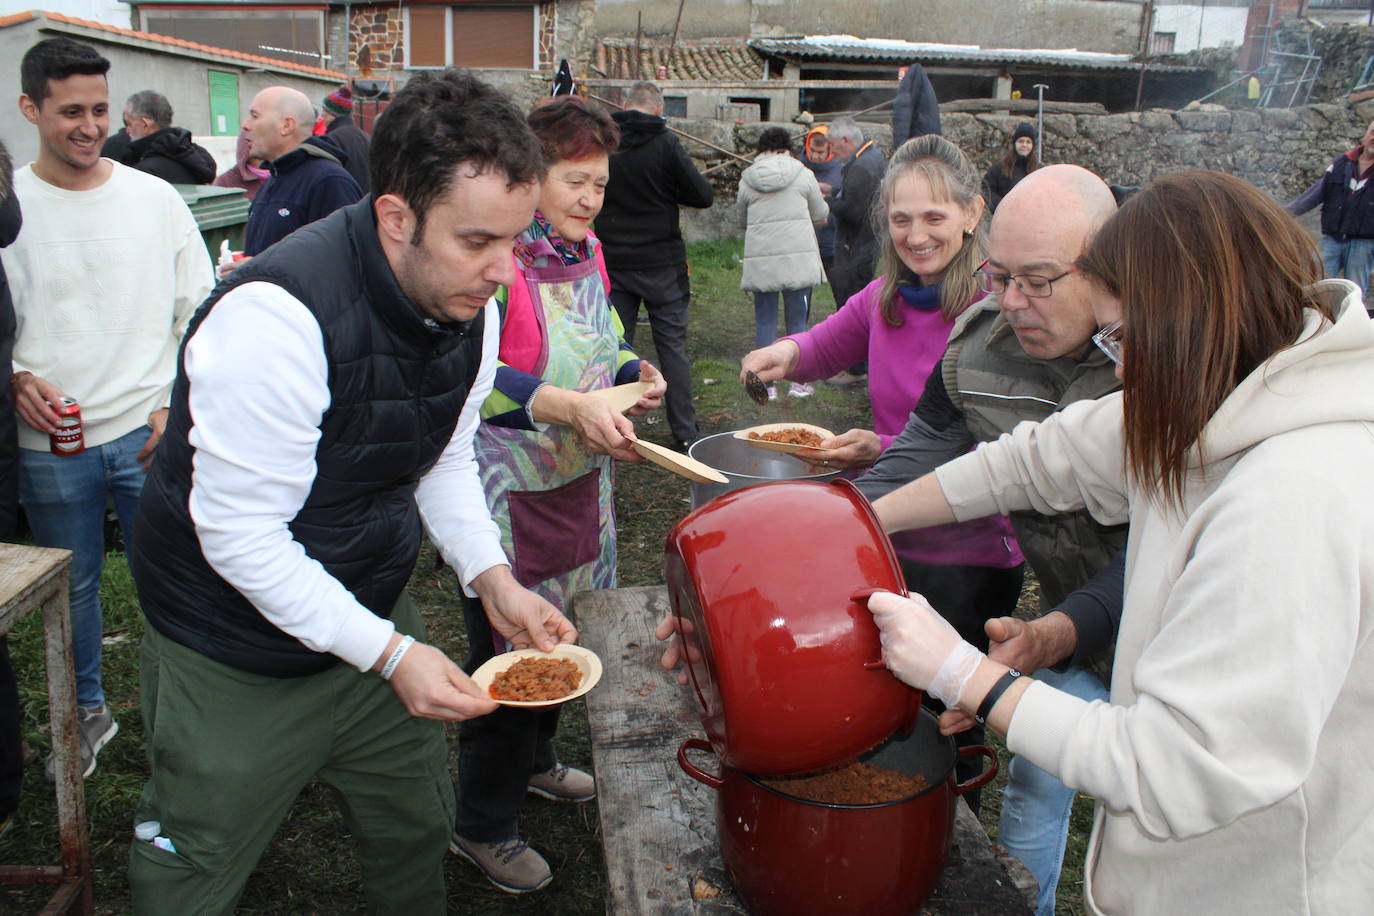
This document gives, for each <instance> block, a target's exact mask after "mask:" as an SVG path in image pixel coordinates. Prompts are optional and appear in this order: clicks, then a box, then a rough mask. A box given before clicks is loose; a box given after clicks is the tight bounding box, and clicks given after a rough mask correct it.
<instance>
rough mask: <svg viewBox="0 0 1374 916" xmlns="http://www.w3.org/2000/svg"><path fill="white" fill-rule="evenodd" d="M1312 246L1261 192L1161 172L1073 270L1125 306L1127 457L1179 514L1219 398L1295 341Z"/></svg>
mask: <svg viewBox="0 0 1374 916" xmlns="http://www.w3.org/2000/svg"><path fill="white" fill-rule="evenodd" d="M1319 263H1320V261H1319V259H1318V257H1317V251H1316V247H1315V246H1314V245H1313V243H1312V240H1311V239H1310V238H1309V237H1308V235H1307V233H1305V232H1304V231H1303V230H1302V228H1301V227H1299V226H1298V224H1297V223H1296V222H1295V221H1294V220H1293V218H1292V217H1290V216H1289V215H1288V214H1287V213H1285V212H1284V211H1283V209H1282V208H1280V207H1279V206H1278V205H1277V204H1276V203H1274V201H1273V200H1271V199H1270V198H1269V197H1268V196H1267V195H1265V194H1262V193H1260V192H1259V191H1258V190H1256V189H1255V188H1254V187H1252V186H1251V185H1249V184H1247V183H1246V182H1244V181H1242V180H1241V179H1239V178H1235V177H1233V176H1231V175H1226V174H1224V173H1222V172H1210V171H1201V170H1198V171H1188V172H1178V173H1176V174H1173V175H1167V176H1165V177H1163V178H1160V179H1157V180H1156V181H1154V182H1152V183H1150V184H1149V185H1147V186H1146V187H1145V188H1143V189H1142V190H1140V191H1138V192H1137V193H1136V194H1134V195H1133V196H1132V197H1131V198H1130V199H1128V200H1127V201H1126V203H1125V204H1124V205H1123V206H1122V208H1121V209H1120V210H1119V211H1118V212H1117V214H1116V215H1115V216H1114V217H1112V218H1111V219H1110V220H1108V221H1107V223H1106V224H1104V225H1103V227H1102V228H1101V230H1099V231H1098V233H1097V234H1096V236H1095V237H1094V238H1093V241H1092V244H1091V245H1090V247H1089V248H1088V250H1087V251H1086V252H1085V253H1084V254H1083V256H1082V257H1081V258H1079V260H1078V267H1079V269H1080V270H1082V271H1083V273H1084V274H1086V275H1087V276H1088V278H1089V279H1090V280H1091V281H1092V282H1093V283H1095V284H1096V285H1097V286H1099V287H1101V288H1102V289H1104V290H1106V291H1107V292H1108V293H1110V294H1111V295H1112V296H1114V297H1115V298H1116V299H1118V300H1119V301H1120V302H1121V314H1122V344H1123V346H1124V348H1125V360H1124V366H1123V380H1124V385H1123V390H1124V394H1123V397H1124V405H1125V406H1124V409H1125V424H1126V460H1127V464H1128V466H1129V467H1130V469H1131V472H1132V473H1133V474H1134V475H1135V477H1136V479H1137V480H1139V481H1140V482H1141V483H1143V484H1146V485H1149V484H1154V485H1156V486H1158V487H1159V490H1160V493H1161V496H1162V500H1163V501H1164V502H1165V503H1173V504H1174V505H1176V506H1179V507H1180V508H1181V507H1182V497H1183V486H1184V481H1185V477H1186V474H1187V463H1188V458H1189V450H1190V448H1191V447H1192V446H1193V445H1194V443H1196V442H1198V441H1199V438H1200V437H1201V435H1202V430H1203V427H1204V426H1206V425H1207V421H1208V420H1209V419H1211V417H1212V415H1213V414H1214V413H1216V411H1217V408H1218V407H1220V406H1221V403H1222V401H1224V400H1226V398H1227V396H1229V395H1230V394H1231V392H1232V391H1233V390H1234V389H1235V388H1236V386H1237V385H1239V384H1240V382H1241V380H1242V379H1244V378H1245V377H1246V376H1247V375H1249V374H1250V373H1251V372H1253V371H1254V370H1255V369H1256V368H1257V367H1258V366H1260V364H1261V363H1263V362H1264V361H1265V360H1266V359H1268V358H1269V357H1271V356H1273V355H1274V354H1275V353H1277V352H1278V351H1280V350H1282V349H1284V348H1286V347H1289V346H1291V345H1292V344H1293V343H1294V342H1295V341H1296V340H1297V339H1298V335H1299V333H1300V332H1301V331H1302V327H1303V310H1304V309H1306V308H1315V309H1317V310H1318V311H1320V312H1321V313H1322V314H1324V315H1326V316H1327V317H1328V318H1330V317H1331V313H1330V310H1329V309H1327V308H1326V307H1325V305H1324V304H1323V303H1321V302H1319V301H1317V300H1316V299H1315V298H1314V297H1313V296H1312V295H1311V293H1310V291H1309V290H1308V287H1309V286H1310V285H1311V284H1312V283H1313V282H1315V281H1316V280H1317V279H1318V278H1319V277H1320V274H1319V272H1318V269H1317V265H1318V264H1319Z"/></svg>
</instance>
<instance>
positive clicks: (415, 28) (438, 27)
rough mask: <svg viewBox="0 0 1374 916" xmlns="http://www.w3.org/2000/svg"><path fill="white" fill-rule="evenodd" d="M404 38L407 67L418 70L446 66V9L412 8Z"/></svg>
mask: <svg viewBox="0 0 1374 916" xmlns="http://www.w3.org/2000/svg"><path fill="white" fill-rule="evenodd" d="M407 12H408V14H409V16H410V23H409V27H408V28H407V29H406V38H407V40H408V44H409V46H410V58H409V60H408V61H407V66H409V67H411V68H414V69H420V68H424V67H444V66H447V65H448V48H447V47H446V45H447V42H446V41H445V33H446V32H447V27H448V22H447V18H448V8H447V7H443V6H412V7H410V8H409V9H408V11H407Z"/></svg>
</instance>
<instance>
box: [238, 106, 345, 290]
mask: <svg viewBox="0 0 1374 916" xmlns="http://www.w3.org/2000/svg"><path fill="white" fill-rule="evenodd" d="M314 125H315V109H314V108H313V107H311V105H310V100H309V99H307V98H306V97H305V94H304V93H302V92H297V91H296V90H295V89H291V88H289V87H287V86H268V87H267V88H266V89H264V90H262V91H261V92H259V93H258V94H257V95H255V96H254V97H253V102H252V104H251V105H250V106H249V109H248V117H247V118H246V119H245V120H244V122H243V131H244V133H246V134H247V135H248V138H249V142H250V144H251V146H250V152H251V153H252V155H254V156H257V157H259V158H260V159H263V160H264V161H266V162H268V163H269V164H270V167H271V169H272V177H271V178H269V179H267V183H266V184H264V185H263V186H262V189H261V190H260V191H258V196H257V197H255V198H253V209H251V210H249V211H248V225H247V226H246V227H245V228H244V230H243V251H244V253H245V254H247V255H248V256H249V257H253V256H254V255H258V254H261V253H262V252H263V251H265V250H267V249H268V248H269V247H271V246H272V245H275V244H276V243H277V242H279V241H281V240H282V239H284V238H285V237H286V236H288V235H290V234H291V233H292V232H295V231H296V230H297V229H299V228H300V227H302V226H305V225H307V224H309V223H313V222H314V221H315V220H317V219H322V218H324V217H326V216H328V215H329V214H331V213H333V212H334V211H335V210H337V209H339V208H340V207H343V206H346V205H348V204H351V203H354V202H355V201H357V200H358V199H359V198H361V197H362V196H363V190H362V188H360V187H358V183H357V182H356V181H354V180H353V176H352V175H350V174H348V170H347V169H346V168H344V165H343V163H345V162H346V161H347V160H348V155H347V154H346V153H345V152H344V151H343V148H342V147H340V146H339V145H338V144H336V143H334V141H333V140H330V139H329V138H328V137H315V136H312V135H311V133H310V131H311V129H312V128H313V127H314ZM239 263H240V264H242V263H243V262H239Z"/></svg>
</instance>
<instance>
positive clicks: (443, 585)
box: [0, 240, 1091, 916]
mask: <svg viewBox="0 0 1374 916" xmlns="http://www.w3.org/2000/svg"><path fill="white" fill-rule="evenodd" d="M741 248H742V245H741V243H740V242H739V241H738V240H735V241H726V242H713V243H702V244H696V245H692V246H690V249H689V259H690V262H691V268H692V286H693V293H694V298H693V304H692V311H691V325H690V330H689V343H688V349H689V353H690V355H691V357H692V359H693V377H694V380H695V386H694V390H695V393H696V406H697V414H698V424H699V427H700V432H701V435H710V434H712V433H717V432H725V431H727V430H733V429H739V428H741V427H744V426H749V425H752V424H754V423H758V422H771V421H776V420H798V421H806V422H812V423H817V424H819V425H822V426H826V427H828V428H831V429H835V430H837V431H839V430H844V429H849V428H850V427H852V426H867V425H868V424H869V423H870V417H869V413H868V405H867V401H866V398H865V397H864V394H863V392H862V390H855V389H836V388H831V387H828V386H825V385H817V386H816V395H815V396H813V397H811V398H807V399H804V400H797V399H792V398H787V397H782V398H779V399H778V400H777V401H775V402H773V403H772V404H770V405H769V406H768V407H760V406H758V405H756V404H755V403H754V402H753V401H751V400H749V398H748V397H747V396H746V395H745V393H744V390H743V388H742V387H741V386H740V384H739V382H738V375H739V359H740V357H742V356H743V355H744V354H745V353H747V352H748V351H749V350H750V349H752V347H753V339H754V315H753V301H752V297H751V296H750V295H749V294H748V293H744V292H742V291H741V290H740V289H739V265H738V263H737V262H736V260H735V258H736V257H737V256H738V255H739V254H740V252H741ZM833 308H834V306H833V301H832V300H831V297H830V292H829V289H827V288H824V287H821V288H817V289H816V291H815V297H814V299H813V301H812V315H811V318H812V321H813V322H815V321H819V320H821V319H823V318H824V317H826V316H827V315H829V314H830V313H831V312H832V311H833ZM636 344H637V346H638V349H639V351H640V353H641V354H642V355H644V356H645V357H646V358H649V359H653V358H654V357H655V354H654V352H653V347H652V343H651V338H650V334H649V331H648V328H641V329H640V330H639V333H638V335H637V338H636ZM637 423H638V425H639V429H640V433H641V435H643V436H645V437H646V438H649V439H651V440H654V441H657V442H661V443H663V444H670V443H671V434H670V432H669V431H668V428H667V424H666V422H665V421H664V420H663V419H662V417H661V416H650V417H646V418H639V419H638V420H637ZM616 473H617V481H616V503H617V507H618V514H619V524H620V570H619V573H620V584H621V585H624V586H633V585H654V584H659V583H661V582H662V581H663V577H662V554H663V544H664V540H665V538H666V536H667V533H668V531H669V529H670V528H671V527H672V525H673V524H674V523H675V522H676V521H677V520H678V519H680V518H682V516H683V515H685V514H686V513H687V512H688V510H689V509H690V488H689V485H688V483H687V482H686V481H685V480H683V479H682V478H679V477H676V476H672V475H669V474H667V473H666V472H664V471H662V470H660V469H658V468H657V467H656V466H654V465H652V464H648V463H642V464H621V465H619V466H618V467H617V470H616ZM1033 588H1034V586H1033V583H1032V584H1031V585H1030V586H1029V587H1028V591H1027V594H1026V595H1025V596H1024V598H1023V609H1024V610H1025V612H1027V613H1031V612H1033V611H1034V591H1033ZM455 589H456V583H455V581H454V579H453V576H452V573H450V572H449V571H447V570H444V571H442V572H435V571H434V564H433V555H432V554H431V553H430V552H428V551H426V553H425V554H423V555H422V556H421V558H420V562H419V563H418V564H417V565H416V570H415V573H414V575H413V577H412V578H411V582H410V591H411V594H412V596H413V597H414V598H415V599H416V601H417V603H418V604H419V605H420V607H421V608H422V609H423V610H424V612H425V617H426V623H427V625H428V628H429V634H430V638H431V641H432V642H434V643H435V644H436V645H438V646H440V647H442V648H443V649H444V650H445V651H446V652H448V653H449V655H450V657H452V658H454V659H455V660H458V661H459V662H461V661H462V659H463V657H464V655H465V654H466V651H467V642H466V637H465V635H464V633H463V626H462V622H461V616H460V614H459V612H458V606H457V602H456V600H455V595H456V591H455ZM101 596H102V600H103V601H104V602H105V628H106V643H107V645H106V647H105V663H104V678H105V690H106V693H107V696H108V698H109V702H110V703H111V705H112V707H113V709H114V712H115V716H116V717H117V718H118V720H119V723H120V733H119V736H118V737H117V738H116V739H115V740H114V741H113V742H112V743H111V744H110V745H109V746H108V747H107V748H106V749H105V750H104V751H102V752H101V755H100V766H99V768H98V769H97V770H96V772H95V774H94V775H92V776H91V778H90V779H88V780H87V781H86V800H87V806H88V809H89V813H90V827H91V844H92V851H93V855H94V866H95V884H96V901H97V906H96V910H97V912H98V913H103V914H125V913H128V912H130V904H129V892H128V884H127V881H126V878H125V868H126V865H127V860H128V842H129V838H130V834H131V830H132V827H133V823H132V821H133V812H134V806H135V805H136V803H137V801H138V797H139V793H140V791H141V789H142V784H143V781H144V780H145V779H146V777H147V763H146V761H145V759H144V756H143V751H142V728H141V723H140V715H139V710H138V668H137V665H138V643H139V639H140V636H141V633H142V617H141V615H140V613H139V611H138V607H137V602H136V599H135V597H134V592H133V585H132V582H131V581H130V578H129V571H128V567H127V565H126V564H125V562H124V557H123V555H122V554H119V553H111V554H110V555H109V556H108V558H107V562H106V566H105V575H104V579H103V580H102V587H101ZM10 646H11V651H12V654H13V656H14V661H15V667H16V670H17V671H18V673H19V677H20V680H21V688H22V697H21V700H22V703H23V708H24V740H25V742H26V743H27V744H28V746H29V747H30V748H32V749H33V751H34V752H35V753H36V755H37V756H36V759H35V760H34V761H33V762H31V764H30V765H29V768H28V770H27V773H26V780H25V787H24V795H23V799H22V804H21V808H20V811H19V815H18V818H17V824H16V827H15V829H14V830H12V831H11V832H10V833H9V835H7V836H6V837H4V838H3V839H0V861H3V862H4V863H5V864H55V863H56V862H57V861H58V852H57V850H58V846H57V828H56V804H55V800H54V798H53V794H52V791H51V788H50V786H49V785H48V783H47V782H46V780H44V778H43V775H42V759H43V758H44V757H45V756H46V755H47V752H48V748H49V738H48V733H47V718H48V716H47V695H46V691H45V689H44V679H43V674H42V672H43V657H42V632H41V626H40V625H39V621H38V618H37V617H30V619H29V620H28V621H26V622H25V623H23V624H22V625H21V626H19V627H18V628H16V630H15V632H14V633H13V635H12V636H11V639H10ZM562 723H563V724H562V729H561V732H560V736H559V753H560V756H561V757H562V759H564V760H565V761H567V762H569V763H572V764H574V765H578V766H589V765H590V763H591V749H590V746H589V743H588V738H587V727H586V709H585V706H583V705H582V703H581V702H578V703H574V704H571V705H570V707H569V708H568V709H567V710H566V711H565V714H564V716H563V719H562ZM451 731H453V732H456V729H451ZM455 738H456V736H455ZM450 746H451V748H456V740H455V742H451V745H450ZM663 753H664V754H665V755H667V754H669V753H670V749H668V748H665V749H664V751H663ZM450 759H451V762H456V757H455V755H453V754H452V752H451V758H450ZM1001 782H1002V780H1001V779H999V781H998V783H997V784H996V787H993V786H990V787H989V788H988V789H987V790H985V791H984V799H985V801H984V804H983V811H984V823H985V825H986V826H987V827H988V828H989V830H990V832H994V833H995V830H996V812H997V799H998V797H999V795H1000V785H1001ZM210 788H212V787H210ZM1090 817H1091V807H1090V805H1088V804H1087V803H1086V802H1085V801H1083V800H1080V805H1079V810H1077V811H1076V812H1075V822H1074V823H1075V827H1074V834H1073V835H1072V836H1071V838H1070V847H1069V862H1068V863H1066V867H1065V873H1064V879H1063V880H1062V881H1061V884H1060V894H1059V901H1060V903H1059V912H1060V913H1079V912H1081V901H1080V899H1079V887H1080V884H1081V881H1080V879H1081V862H1082V851H1083V846H1084V842H1085V839H1086V836H1087V828H1088V825H1089V822H1090ZM522 832H523V834H524V836H525V838H526V839H527V840H528V841H529V842H530V843H531V844H532V845H533V846H534V847H535V848H537V849H538V850H539V851H540V852H542V853H543V854H544V855H545V856H546V857H547V858H548V859H549V860H550V863H551V865H552V866H553V869H554V881H553V884H551V885H550V886H549V888H548V889H546V890H544V891H541V892H539V893H535V894H529V895H525V896H523V897H511V896H509V895H507V894H504V893H501V892H500V891H497V890H495V889H494V888H492V887H491V885H490V884H488V883H487V881H486V880H485V879H484V878H483V877H482V876H481V875H480V874H479V873H478V872H477V870H476V869H475V868H474V867H472V866H471V865H469V864H468V863H466V862H464V861H461V860H459V859H458V858H457V857H456V856H449V857H448V862H447V877H448V891H449V900H450V907H449V908H450V911H452V912H463V913H481V914H496V916H504V914H547V913H557V914H560V916H563V914H566V916H582V914H587V916H590V914H600V913H604V912H605V888H606V873H605V865H604V862H603V859H602V854H601V843H600V827H599V823H598V815H597V809H596V804H595V802H593V803H590V804H587V805H578V806H565V805H557V804H554V803H551V802H546V801H542V800H539V799H535V798H533V797H531V799H530V800H529V802H528V803H527V804H526V805H525V807H524V809H523V811H522ZM44 899H46V895H45V894H44V893H42V892H40V891H35V890H32V889H15V888H0V913H30V912H37V910H38V909H39V908H40V906H41V901H42V900H44ZM239 911H240V912H242V913H245V914H263V916H269V914H270V916H277V914H327V916H333V914H345V913H354V912H361V911H362V894H361V888H360V884H359V880H358V866H357V861H356V859H355V857H354V853H353V847H352V843H351V841H350V838H349V836H348V835H347V832H346V831H345V829H344V827H343V823H342V820H341V819H340V817H339V814H338V805H337V803H336V801H335V799H334V797H333V795H332V792H331V790H330V789H329V787H328V786H325V785H323V784H315V785H312V786H310V787H308V788H307V789H306V790H305V791H304V792H303V793H302V794H301V796H300V798H299V799H298V800H297V802H296V804H295V806H294V808H293V809H292V811H291V813H290V815H289V816H288V817H287V818H286V820H285V821H284V823H283V824H282V826H281V828H280V829H279V830H278V832H277V834H276V836H275V837H274V838H273V840H272V843H271V845H270V846H269V847H268V849H267V851H266V852H265V853H264V855H263V857H262V859H261V861H260V863H259V866H258V868H257V870H256V871H255V872H254V873H253V875H252V877H251V878H250V879H249V882H248V885H247V888H246V889H245V891H244V895H243V899H242V902H241V906H240V910H239Z"/></svg>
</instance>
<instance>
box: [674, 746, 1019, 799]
mask: <svg viewBox="0 0 1374 916" xmlns="http://www.w3.org/2000/svg"><path fill="white" fill-rule="evenodd" d="M678 753H679V759H681V752H680V751H679V752H678ZM954 756H955V757H956V758H958V759H960V760H962V759H963V758H965V757H979V756H982V757H986V758H988V762H989V763H991V764H992V765H991V766H990V767H988V768H987V769H986V770H984V771H983V772H981V773H979V774H978V775H977V776H975V777H973V778H972V779H970V780H969V781H968V782H960V783H955V785H954V794H955V795H963V794H964V793H965V792H972V791H973V790H974V789H981V788H983V786H985V785H987V784H988V783H990V782H992V781H993V779H995V778H996V777H997V752H996V751H994V750H993V749H992V748H990V747H988V746H987V745H986V744H973V745H970V746H968V747H961V748H959V751H958V753H956V754H955V755H954Z"/></svg>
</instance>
